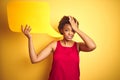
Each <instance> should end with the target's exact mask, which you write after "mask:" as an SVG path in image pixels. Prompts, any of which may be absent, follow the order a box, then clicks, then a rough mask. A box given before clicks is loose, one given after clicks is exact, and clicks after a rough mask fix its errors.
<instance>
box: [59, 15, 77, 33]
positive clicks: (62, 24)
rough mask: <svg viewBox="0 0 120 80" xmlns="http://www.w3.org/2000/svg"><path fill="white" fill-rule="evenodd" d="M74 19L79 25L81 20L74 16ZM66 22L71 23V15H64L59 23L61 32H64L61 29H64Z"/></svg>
mask: <svg viewBox="0 0 120 80" xmlns="http://www.w3.org/2000/svg"><path fill="white" fill-rule="evenodd" d="M73 19H74V21H75V22H77V25H79V22H78V21H77V19H76V18H74V17H73ZM65 24H70V22H69V16H63V18H62V19H61V20H60V22H59V25H58V30H59V32H60V34H62V32H61V29H63V27H64V25H65ZM70 25H71V24H70Z"/></svg>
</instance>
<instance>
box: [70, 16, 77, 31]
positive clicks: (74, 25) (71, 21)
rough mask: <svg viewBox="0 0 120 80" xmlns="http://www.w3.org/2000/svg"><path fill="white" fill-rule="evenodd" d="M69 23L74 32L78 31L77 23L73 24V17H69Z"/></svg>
mask: <svg viewBox="0 0 120 80" xmlns="http://www.w3.org/2000/svg"><path fill="white" fill-rule="evenodd" d="M69 22H70V24H71V27H72V28H73V30H74V31H75V32H76V31H77V30H78V24H77V21H76V22H75V20H74V19H73V17H72V16H69Z"/></svg>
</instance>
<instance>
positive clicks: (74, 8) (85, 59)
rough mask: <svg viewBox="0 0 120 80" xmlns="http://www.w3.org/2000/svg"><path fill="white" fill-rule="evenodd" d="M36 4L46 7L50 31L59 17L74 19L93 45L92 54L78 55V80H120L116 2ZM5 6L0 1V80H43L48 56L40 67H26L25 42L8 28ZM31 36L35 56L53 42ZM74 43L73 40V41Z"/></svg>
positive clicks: (54, 0) (70, 0) (84, 0)
mask: <svg viewBox="0 0 120 80" xmlns="http://www.w3.org/2000/svg"><path fill="white" fill-rule="evenodd" d="M15 1H19V0H15ZM29 1H32V0H29ZM34 1H35V0H34ZM36 1H46V2H48V3H49V5H50V10H51V11H50V21H51V22H50V23H51V26H52V27H53V28H54V29H57V25H58V22H59V20H60V19H61V17H63V15H72V16H74V17H76V18H77V19H78V21H79V23H80V26H79V28H80V29H81V30H82V31H84V32H85V33H86V34H88V35H89V36H90V37H92V38H93V39H94V41H95V42H96V44H97V48H96V50H95V51H93V52H88V53H86V52H81V53H80V69H81V77H80V78H81V80H120V59H119V58H120V57H119V56H120V50H119V47H120V36H119V34H120V31H119V30H120V1H119V0H36ZM7 2H8V0H1V1H0V80H47V78H48V75H49V72H50V68H51V67H50V66H51V63H52V55H50V56H49V57H48V58H47V59H45V60H44V61H42V62H41V63H37V64H31V63H30V59H29V55H28V48H27V38H26V37H25V36H24V35H23V34H22V33H15V32H11V31H10V30H9V28H8V21H7V11H6V6H7ZM32 36H33V40H34V41H33V42H34V45H35V49H36V51H37V52H38V51H40V50H41V49H42V48H44V47H45V46H46V45H47V44H49V42H51V41H53V40H56V38H53V37H50V36H48V35H46V34H32ZM78 39H79V37H78V36H77V37H76V39H75V40H78ZM80 41H81V40H80Z"/></svg>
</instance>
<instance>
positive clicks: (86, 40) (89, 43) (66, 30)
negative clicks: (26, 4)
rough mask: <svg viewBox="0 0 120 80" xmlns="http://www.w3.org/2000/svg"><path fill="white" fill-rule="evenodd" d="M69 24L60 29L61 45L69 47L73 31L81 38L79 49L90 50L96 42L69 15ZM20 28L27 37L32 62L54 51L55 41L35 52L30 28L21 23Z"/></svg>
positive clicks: (71, 42) (40, 59)
mask: <svg viewBox="0 0 120 80" xmlns="http://www.w3.org/2000/svg"><path fill="white" fill-rule="evenodd" d="M69 21H70V23H71V25H70V24H65V25H64V27H63V29H62V30H61V31H62V33H63V39H62V40H61V41H60V43H61V45H62V46H65V47H71V46H72V45H73V44H74V41H72V38H73V37H74V34H75V32H76V33H77V34H78V35H79V37H80V38H81V39H82V40H83V42H80V43H77V45H78V50H79V51H85V52H90V51H92V50H94V49H95V48H96V44H95V43H94V41H93V40H92V39H91V38H90V37H89V36H88V35H86V34H85V33H84V32H82V31H81V30H80V29H79V28H78V25H77V23H76V22H75V21H74V19H73V17H71V16H69ZM21 30H22V32H23V34H24V35H25V36H26V37H27V38H28V48H29V56H30V59H31V62H32V63H37V62H40V61H42V60H43V59H45V58H46V57H47V56H49V55H50V54H51V53H52V52H54V51H55V49H56V46H57V41H53V42H51V43H50V44H49V45H48V46H47V47H46V48H44V49H43V50H42V51H41V52H40V53H38V55H37V54H36V53H35V50H34V46H33V42H32V36H31V34H30V31H31V28H30V26H28V25H26V26H25V28H24V27H23V26H22V25H21Z"/></svg>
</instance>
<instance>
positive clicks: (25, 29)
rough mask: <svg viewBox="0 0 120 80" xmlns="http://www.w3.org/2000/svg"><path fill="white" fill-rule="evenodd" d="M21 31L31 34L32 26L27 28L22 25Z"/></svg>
mask: <svg viewBox="0 0 120 80" xmlns="http://www.w3.org/2000/svg"><path fill="white" fill-rule="evenodd" d="M21 31H22V32H23V33H26V32H30V31H31V28H30V26H28V25H26V26H25V28H24V27H23V25H21Z"/></svg>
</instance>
